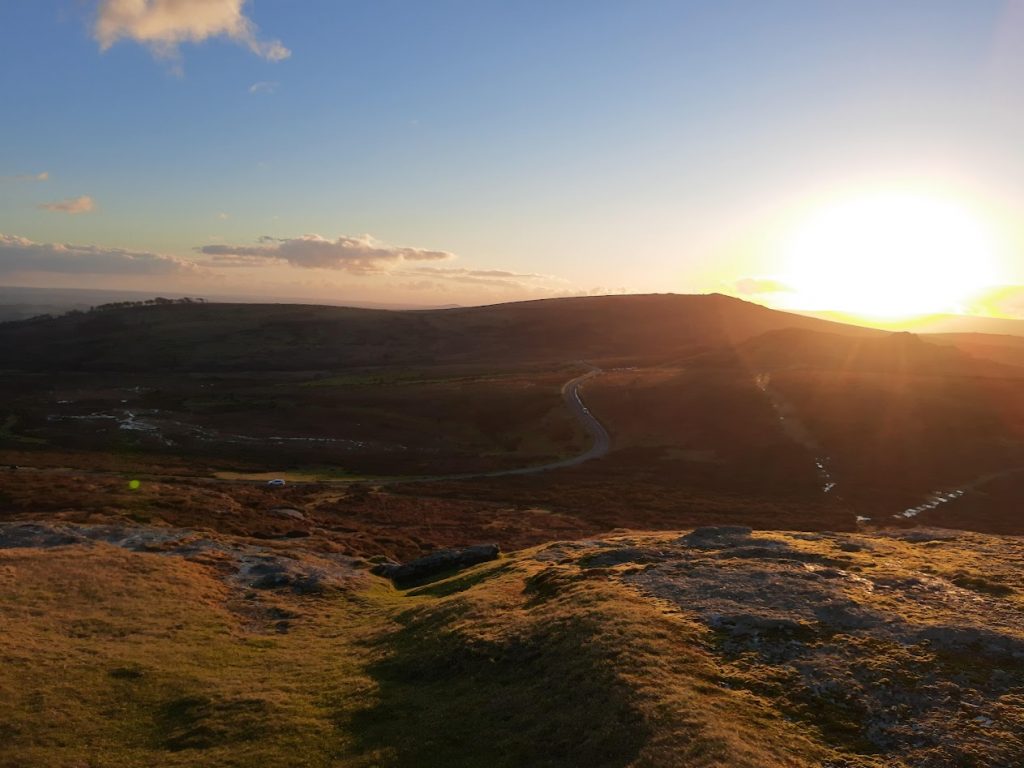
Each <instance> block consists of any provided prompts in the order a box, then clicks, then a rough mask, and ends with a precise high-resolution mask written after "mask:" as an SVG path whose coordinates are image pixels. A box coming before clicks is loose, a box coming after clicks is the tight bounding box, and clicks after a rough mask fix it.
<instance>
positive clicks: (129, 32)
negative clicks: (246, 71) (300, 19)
mask: <svg viewBox="0 0 1024 768" xmlns="http://www.w3.org/2000/svg"><path fill="white" fill-rule="evenodd" d="M245 4H246V0H101V1H100V5H99V9H98V10H97V13H96V23H95V26H94V28H93V33H94V35H95V36H96V40H97V41H98V42H99V44H100V49H101V50H104V51H105V50H107V49H108V48H110V47H111V46H112V45H114V43H116V42H118V41H119V40H123V39H125V40H134V41H135V42H137V43H141V44H142V45H145V46H147V47H148V48H149V49H150V50H151V51H153V53H154V54H155V55H157V56H159V57H161V58H170V59H175V58H177V57H178V55H179V52H178V47H179V46H180V45H181V44H182V43H200V42H202V41H204V40H207V39H209V38H214V37H226V38H228V39H230V40H234V41H235V42H237V43H239V44H241V45H244V46H245V47H246V48H248V49H249V50H250V51H252V52H253V53H255V54H256V55H257V56H260V57H262V58H264V59H267V60H268V61H281V60H282V59H287V58H288V57H289V56H290V55H291V51H289V50H288V49H287V48H285V47H284V45H282V44H281V41H279V40H264V39H261V38H260V37H259V35H258V30H257V28H256V25H255V24H254V23H253V22H252V20H251V19H250V18H249V17H248V16H246V15H245V13H244V12H243V9H244V6H245Z"/></svg>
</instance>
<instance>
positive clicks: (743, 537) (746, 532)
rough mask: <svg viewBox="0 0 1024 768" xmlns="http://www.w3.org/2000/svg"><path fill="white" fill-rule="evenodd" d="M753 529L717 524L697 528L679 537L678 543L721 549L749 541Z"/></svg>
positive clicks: (700, 547)
mask: <svg viewBox="0 0 1024 768" xmlns="http://www.w3.org/2000/svg"><path fill="white" fill-rule="evenodd" d="M751 533H753V529H752V528H749V527H747V526H745V525H717V526H706V527H704V528H697V529H695V530H693V531H691V532H690V533H688V534H686V535H685V536H683V537H682V538H680V539H679V543H680V544H684V545H686V546H687V547H696V548H699V549H723V548H725V547H734V546H737V545H738V544H746V543H749V540H750V534H751Z"/></svg>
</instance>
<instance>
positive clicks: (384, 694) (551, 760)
mask: <svg viewBox="0 0 1024 768" xmlns="http://www.w3.org/2000/svg"><path fill="white" fill-rule="evenodd" d="M460 615H461V612H460V608H459V607H458V606H457V605H451V604H450V605H448V606H445V607H444V608H441V609H439V610H434V611H431V612H430V613H424V612H422V611H409V612H407V613H406V614H405V616H404V619H405V622H406V625H405V627H404V628H403V629H401V630H400V631H399V632H397V633H396V634H394V635H392V636H391V637H390V638H388V639H387V640H386V641H385V650H386V652H387V656H386V657H385V659H384V660H382V661H380V662H378V663H376V664H375V665H373V666H371V667H370V669H369V671H370V674H371V675H372V676H373V677H374V679H375V680H376V682H377V683H378V685H379V691H378V693H379V699H378V701H377V703H376V704H375V705H374V706H372V707H370V708H367V709H364V710H361V711H358V712H356V713H355V714H354V715H352V716H351V717H350V718H346V722H345V724H344V726H345V729H346V730H348V731H350V732H351V733H353V734H355V735H356V740H357V741H356V749H357V750H358V751H359V752H362V753H364V754H366V753H372V754H375V755H376V756H379V759H380V763H379V764H380V765H382V766H393V767H394V768H413V766H416V767H417V768H423V767H425V766H456V765H457V766H466V767H470V766H481V767H486V768H501V767H502V766H508V767H509V768H512V766H516V767H518V766H527V765H528V766H582V765H585V766H588V767H590V768H617V767H618V766H625V765H629V764H631V763H632V762H633V761H634V760H635V759H636V757H637V755H638V753H639V750H640V748H641V746H642V745H643V743H644V742H645V741H646V738H647V735H648V734H647V727H646V725H645V723H644V721H643V719H642V716H641V714H640V713H639V711H638V710H637V709H636V708H635V707H634V706H633V704H632V702H631V696H632V692H631V690H630V689H629V687H628V686H627V685H626V684H625V683H623V682H622V681H620V680H619V679H617V678H616V676H615V674H614V671H613V667H612V665H611V662H610V661H609V660H608V659H607V658H606V657H605V656H604V655H603V653H602V650H601V648H600V645H599V644H598V643H597V642H596V634H595V633H596V629H595V628H593V627H591V626H588V625H587V623H586V622H585V621H583V620H580V619H578V618H570V619H566V620H564V621H559V622H557V623H549V624H545V625H543V626H533V627H531V628H530V629H529V630H528V631H526V632H525V633H523V634H519V635H513V636H503V637H497V638H493V639H491V638H488V639H480V638H468V637H467V636H465V635H464V634H462V633H460V632H458V631H455V630H453V629H452V622H453V621H455V620H457V619H458V617H459V616H460Z"/></svg>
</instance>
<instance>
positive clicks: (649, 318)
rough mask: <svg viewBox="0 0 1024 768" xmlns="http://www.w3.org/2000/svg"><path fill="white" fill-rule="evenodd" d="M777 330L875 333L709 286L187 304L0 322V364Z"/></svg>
mask: <svg viewBox="0 0 1024 768" xmlns="http://www.w3.org/2000/svg"><path fill="white" fill-rule="evenodd" d="M782 328H800V329H807V330H819V331H825V332H832V333H836V334H846V335H853V336H865V335H872V334H880V333H882V332H880V331H871V330H867V329H862V328H858V327H857V326H850V325H843V324H840V323H833V322H829V321H825V320H819V319H815V318H807V317H802V316H799V315H793V314H789V313H786V312H779V311H776V310H771V309H768V308H766V307H762V306H759V305H757V304H751V303H748V302H744V301H741V300H739V299H733V298H730V297H727V296H722V295H718V294H710V295H674V294H665V295H662V294H658V295H647V296H600V297H585V298H569V299H549V300H541V301H530V302H518V303H511V304H497V305H492V306H486V307H470V308H454V309H442V310H413V311H388V310H372V309H354V308H345V307H322V306H306V305H277V304H191V305H169V306H146V307H128V308H121V309H111V310H101V311H94V312H88V313H81V314H70V315H65V316H62V317H58V318H44V319H39V320H34V321H23V322H15V323H7V324H3V325H0V360H3V361H4V362H3V367H4V368H8V369H36V370H39V369H42V370H53V369H59V370H80V371H104V370H107V371H146V370H154V369H158V370H179V371H182V370H188V371H218V370H220V371H223V370H277V371H287V370H318V369H341V368H349V367H359V366H381V365H431V364H459V363H496V362H499V363H505V364H508V363H513V364H518V363H550V362H556V361H557V362H565V361H568V360H577V359H602V360H603V359H615V360H621V361H626V362H630V363H648V364H649V363H654V362H661V361H664V360H671V359H674V358H678V357H681V356H686V355H691V354H694V353H696V352H699V351H702V350H706V349H712V348H715V347H719V346H722V345H732V344H735V343H738V342H741V341H744V340H746V339H750V338H752V337H754V336H757V335H759V334H762V333H765V332H767V331H772V330H778V329H782Z"/></svg>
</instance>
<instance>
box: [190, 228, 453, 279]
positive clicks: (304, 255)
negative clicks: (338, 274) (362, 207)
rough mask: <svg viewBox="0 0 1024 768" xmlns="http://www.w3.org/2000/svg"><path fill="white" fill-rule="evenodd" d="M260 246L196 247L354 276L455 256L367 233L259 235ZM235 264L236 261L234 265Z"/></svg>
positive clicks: (212, 252) (216, 254) (215, 254)
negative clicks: (396, 243) (329, 236)
mask: <svg viewBox="0 0 1024 768" xmlns="http://www.w3.org/2000/svg"><path fill="white" fill-rule="evenodd" d="M259 242H260V244H259V245H249V246H247V245H204V246H200V247H198V248H196V250H197V251H199V252H200V253H202V254H205V255H207V256H213V257H214V259H217V258H221V257H226V256H230V257H246V258H248V259H254V260H256V262H255V263H258V262H259V260H261V259H263V260H269V261H280V262H286V263H288V264H291V265H292V266H295V267H306V268H311V269H337V270H342V271H345V272H350V273H352V274H357V275H370V274H379V273H382V272H389V271H391V270H393V269H395V268H396V267H399V266H401V265H402V264H404V263H406V262H417V261H445V260H448V259H453V258H455V257H454V255H453V254H451V253H448V252H446V251H430V250H426V249H424V248H410V247H403V246H393V245H387V244H386V243H382V242H380V241H379V240H376V239H374V238H373V237H371V236H370V235H359V236H357V237H339V238H338V239H336V240H328V239H327V238H324V237H321V236H320V235H303V236H302V237H294V238H284V239H278V238H273V237H261V238H260V241H259ZM236 266H237V264H236Z"/></svg>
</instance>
